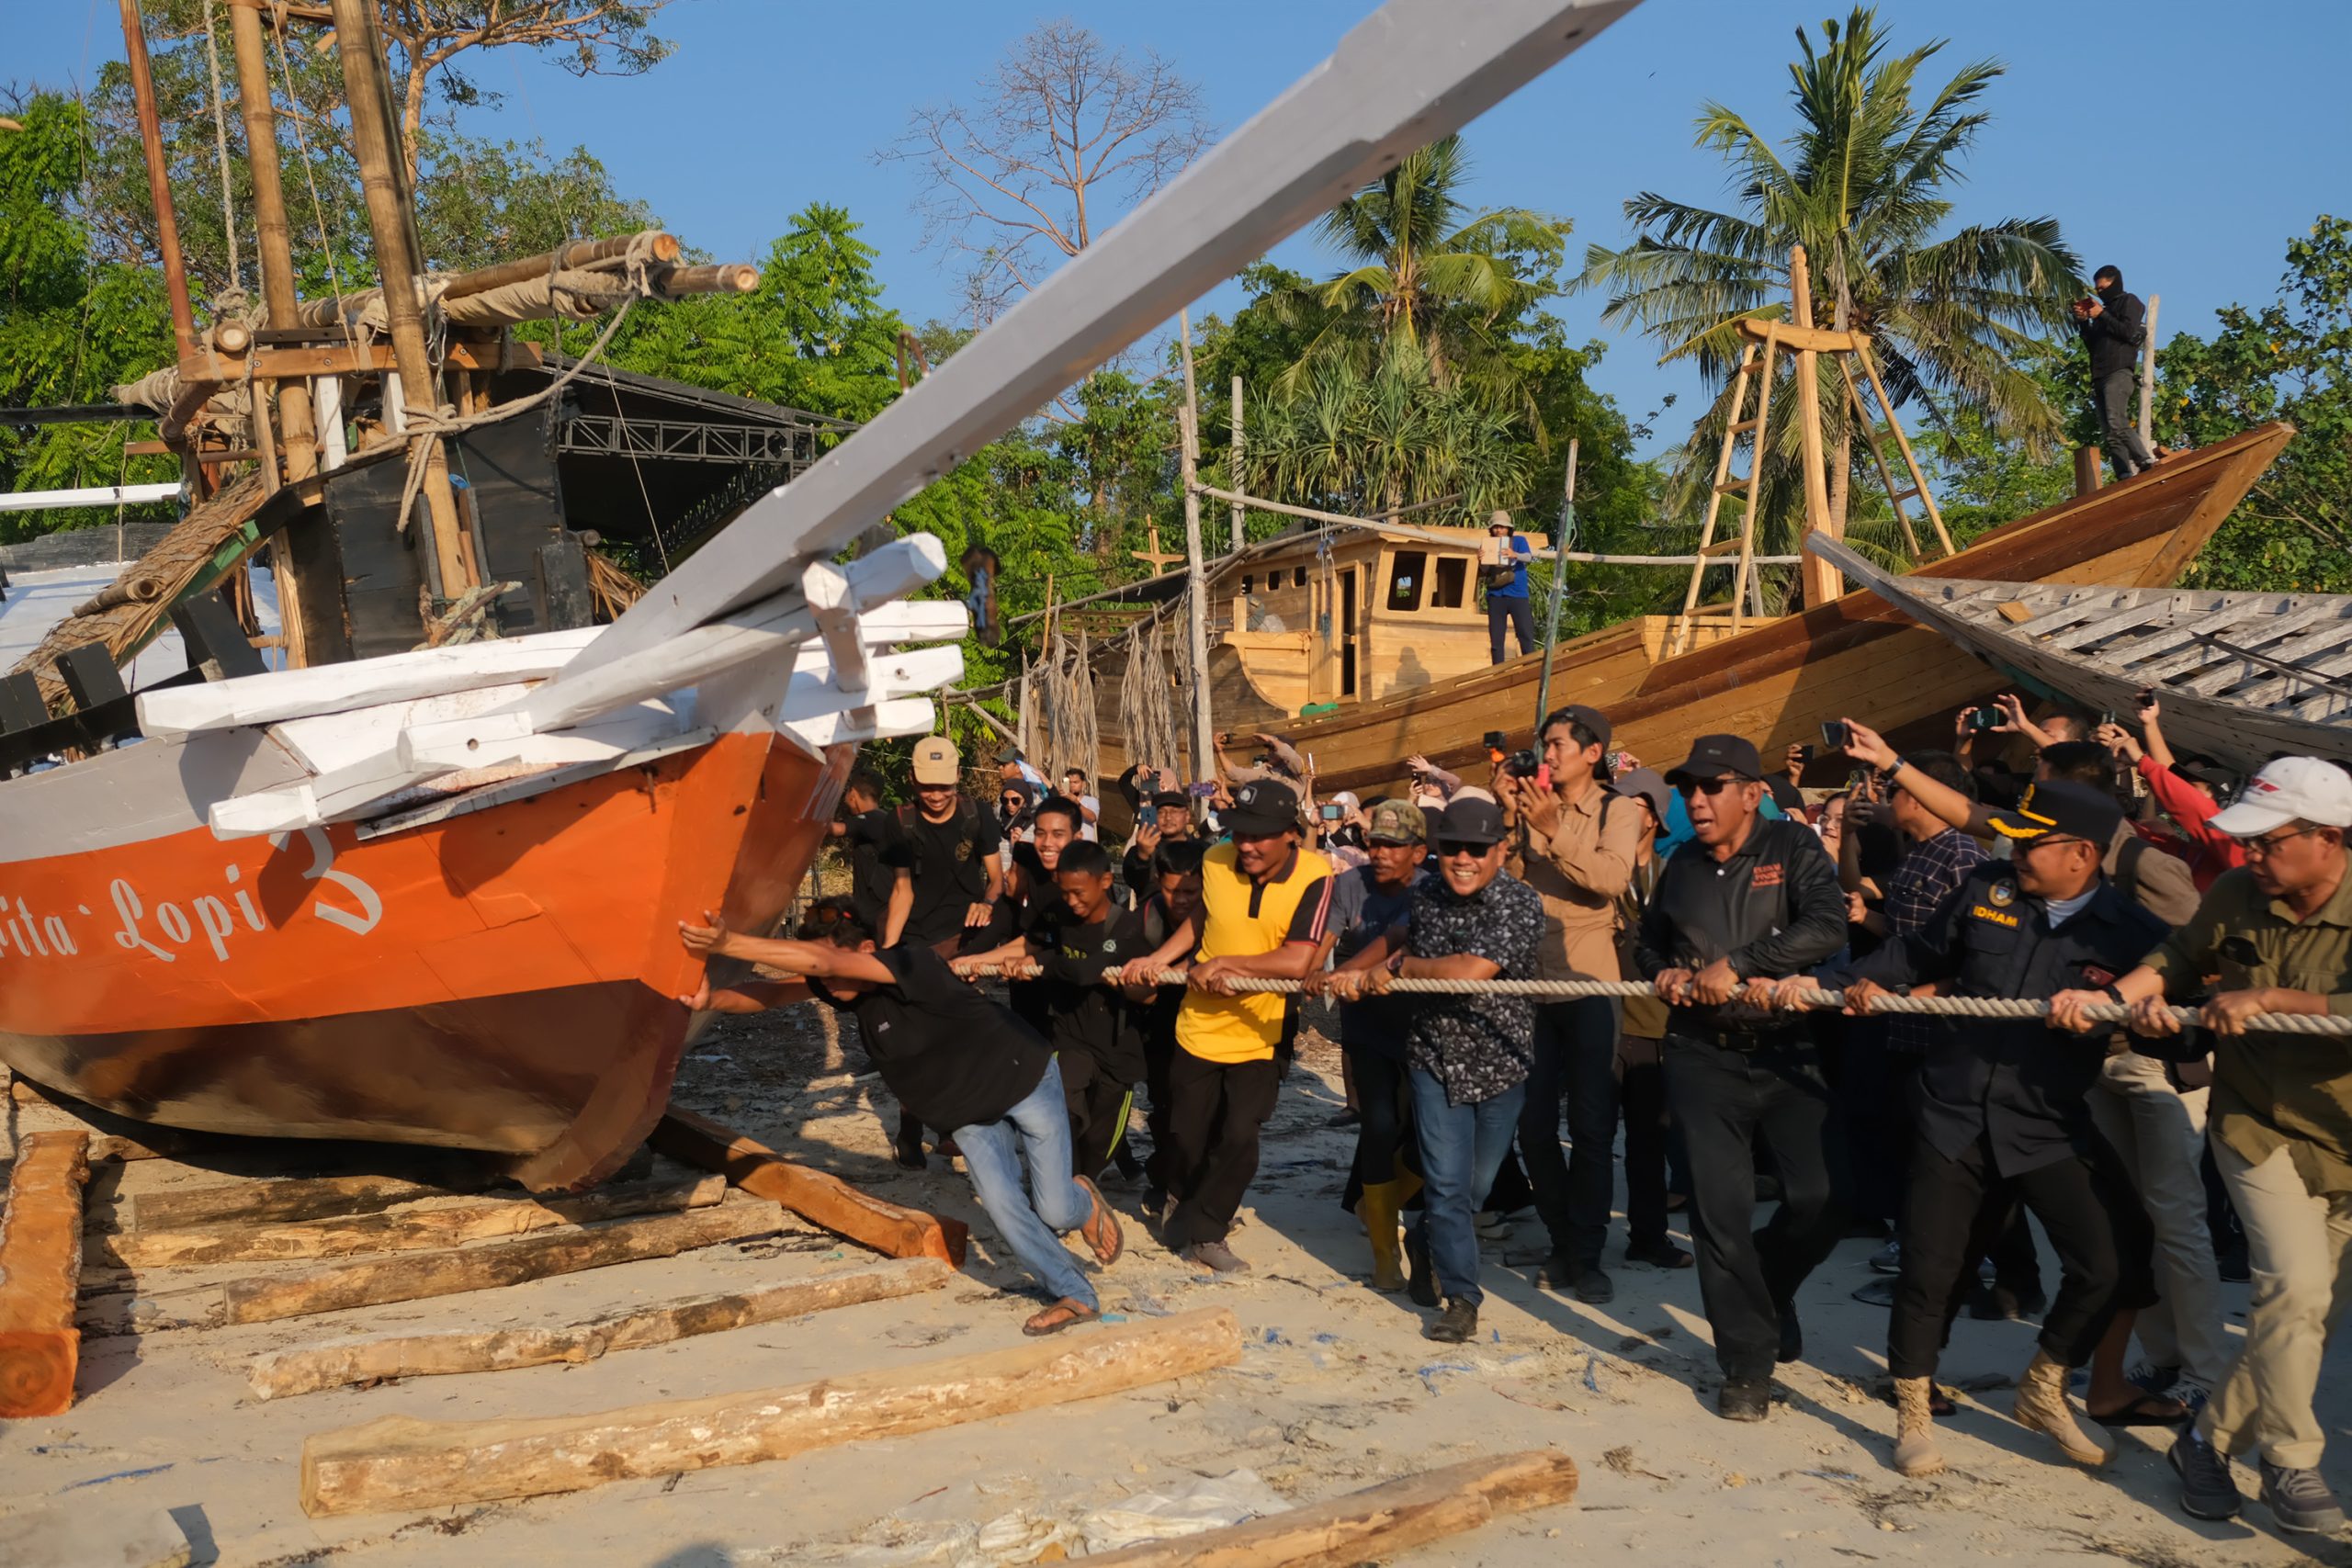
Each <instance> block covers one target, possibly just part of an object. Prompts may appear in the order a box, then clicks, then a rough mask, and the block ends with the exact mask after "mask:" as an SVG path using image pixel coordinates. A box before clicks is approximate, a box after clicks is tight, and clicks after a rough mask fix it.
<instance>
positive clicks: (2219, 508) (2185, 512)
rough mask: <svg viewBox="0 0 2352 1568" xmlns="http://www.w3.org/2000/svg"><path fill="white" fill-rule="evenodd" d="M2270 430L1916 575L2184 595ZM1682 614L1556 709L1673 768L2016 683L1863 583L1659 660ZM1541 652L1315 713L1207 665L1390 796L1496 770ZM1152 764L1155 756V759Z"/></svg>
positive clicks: (1528, 709) (1530, 712)
mask: <svg viewBox="0 0 2352 1568" xmlns="http://www.w3.org/2000/svg"><path fill="white" fill-rule="evenodd" d="M2292 434H2294V433H2293V430H2292V429H2291V427H2290V426H2286V425H2281V424H2268V425H2263V426H2260V427H2258V428H2256V429H2254V430H2249V431H2246V432H2245V433H2243V434H2239V435H2236V436H2233V437H2232V438H2230V439H2229V440H2227V441H2222V442H2219V443H2216V444H2214V445H2213V446H2206V447H2201V448H2199V449H2198V450H2197V451H2194V452H2188V453H2184V454H2181V455H2179V456H2177V457H2173V458H2170V459H2167V460H2166V461H2165V463H2163V464H2162V465H2160V466H2159V467H2157V468H2155V469H2154V470H2152V471H2151V472H2148V473H2145V474H2142V475H2139V476H2136V477H2134V478H2132V479H2127V480H2125V481H2123V482H2122V483H2120V484H2116V485H2112V486H2109V487H2108V488H2106V489H2103V490H2100V491H2097V492H2095V493H2093V494H2091V495H2088V496H2084V497H2079V498H2077V499H2075V500H2073V501H2070V502H2065V503H2064V504H2063V505H2059V506H2055V507H2052V508H2049V509H2048V510H2046V511H2043V512H2040V513H2034V514H2033V515H2031V516H2029V517H2022V518H2019V519H2018V520H2017V521H2016V522H2013V523H2009V524H2007V525H2003V526H2001V527H1999V528H1996V529H1995V530H1993V531H1992V532H1991V533H1988V534H1986V535H1985V536H1982V537H1981V538H1979V539H1977V540H1976V541H1975V542H1974V543H1973V545H1971V546H1970V547H1968V548H1966V549H1964V550H1962V551H1960V552H1959V553H1958V554H1956V555H1953V556H1951V557H1948V558H1944V559H1941V560H1937V561H1933V562H1930V563H1928V564H1926V565H1923V566H1920V567H1918V568H1917V570H1914V571H1913V572H1912V573H1910V574H1909V576H1908V577H1907V578H1905V579H1901V580H1899V581H1918V580H1921V579H1944V578H1961V579H1990V580H1997V581H2017V582H2040V583H2120V584H2130V585H2137V586H2143V587H2161V586H2165V585H2168V584H2170V583H2171V582H2172V581H2174V580H2175V579H2176V578H2177V576H2178V575H2179V573H2180V571H2181V570H2182V569H2183V568H2184V567H2186V566H2187V565H2188V562H2189V561H2190V560H2191V559H2193V558H2195V556H2196V554H2197V552H2198V550H2199V549H2200V548H2202V547H2203V546H2204V544H2205V542H2206V540H2207V539H2209V538H2211V536H2212V533H2213V530H2214V529H2215V528H2217V527H2219V526H2220V525H2221V523H2222V519H2223V518H2225V517H2227V516H2228V515H2229V513H2230V511H2231V509H2232V508H2233V507H2234V506H2235V505H2236V504H2237V502H2239V500H2240V499H2241V498H2242V497H2244V496H2245V492H2246V491H2247V490H2248V489H2250V488H2251V487H2252V486H2253V484H2254V481H2255V480H2256V478H2258V477H2259V476H2260V474H2261V473H2262V471H2263V469H2264V468H2267V467H2268V466H2269V464H2270V462H2271V460H2272V459H2273V458H2274V457H2277V456H2278V452H2279V450H2280V448H2282V447H2283V446H2285V445H2286V443H2287V441H2288V439H2289V438H2290V436H2291V435H2292ZM1669 620H1670V618H1669V617H1667V616H1648V617H1643V618H1641V619H1638V620H1634V621H1627V622H1623V623H1620V624H1619V625H1616V626H1607V627H1604V628H1602V629H1601V630H1600V631H1596V632H1592V633H1589V634H1588V635H1587V636H1584V637H1578V638H1577V639H1575V640H1574V641H1571V642H1566V643H1564V644H1562V645H1561V646H1560V647H1559V648H1557V649H1555V650H1554V651H1553V656H1552V682H1551V696H1550V700H1551V702H1552V703H1553V705H1555V706H1557V705H1562V704H1566V703H1587V704H1589V705H1593V706H1595V707H1598V708H1600V709H1601V710H1602V711H1603V712H1605V713H1607V714H1608V715H1609V717H1610V720H1611V725H1612V726H1613V728H1614V731H1615V736H1614V739H1615V743H1616V744H1617V745H1618V746H1619V747H1621V748H1622V749H1623V750H1628V751H1631V752H1632V753H1634V755H1635V756H1637V757H1639V758H1640V759H1641V760H1642V761H1645V762H1646V763H1651V764H1654V765H1657V766H1661V767H1664V766H1669V765H1671V764H1672V763H1674V762H1677V761H1680V760H1681V759H1682V757H1683V756H1684V755H1685V754H1686V753H1687V751H1688V749H1689V747H1690V744H1691V739H1693V738H1694V737H1696V736H1698V735H1702V734H1706V733H1708V732H1711V731H1718V730H1721V731H1731V732H1736V733H1738V734H1741V735H1745V736H1747V737H1748V738H1750V739H1753V740H1755V741H1756V742H1757V744H1758V746H1759V747H1760V748H1761V749H1762V750H1764V752H1765V754H1766V755H1767V756H1770V755H1772V754H1774V753H1775V752H1776V751H1777V750H1779V749H1781V748H1782V747H1785V746H1787V745H1789V744H1791V743H1792V742H1798V741H1806V740H1817V739H1818V735H1817V731H1816V726H1817V724H1818V722H1819V721H1820V720H1821V719H1824V718H1835V717H1838V716H1841V715H1846V714H1850V715H1852V716H1855V717H1858V718H1860V717H1864V716H1867V717H1869V719H1870V720H1871V722H1872V723H1874V724H1877V725H1879V726H1880V727H1881V728H1886V729H1894V730H1899V729H1901V728H1903V727H1905V726H1906V725H1909V724H1913V723H1916V722H1917V721H1920V720H1924V719H1929V718H1933V717H1935V716H1939V715H1948V714H1949V713H1950V712H1951V710H1952V709H1953V708H1956V707H1958V706H1960V705H1963V704H1966V703H1971V702H1977V701H1982V700H1984V699H1985V698H1986V697H1988V696H1990V695H1991V694H1993V693H1995V692H1996V691H1998V690H2000V689H2001V688H2002V684H2003V682H2005V681H2006V680H2007V677H2006V676H2004V675H2003V674H2001V673H2000V672H1998V671H1996V670H1994V669H1992V668H1990V667H1988V666H1987V665H1985V664H1984V663H1981V662H1979V661H1977V660H1973V659H1970V658H1966V657H1963V656H1961V655H1960V654H1959V653H1958V652H1957V651H1956V650H1955V649H1953V647H1952V646H1951V642H1950V641H1948V640H1947V639H1946V638H1945V637H1943V636H1942V635H1941V634H1939V632H1937V631H1935V630H1932V629H1930V628H1928V627H1926V626H1920V625H1919V624H1918V623H1917V622H1916V621H1914V620H1912V619H1911V618H1910V617H1909V616H1908V615H1905V614H1904V613H1903V612H1902V611H1901V610H1900V609H1898V608H1896V607H1895V606H1894V605H1893V604H1889V603H1887V602H1886V601H1885V600H1883V599H1882V598H1880V597H1879V596H1878V595H1876V594H1874V593H1872V592H1868V591H1867V590H1858V591H1856V592H1851V593H1848V594H1846V595H1845V596H1844V597H1842V598H1840V599H1838V600H1835V601H1833V602H1831V603H1829V604H1822V605H1817V606H1815V607H1813V608H1811V609H1807V610H1805V611H1804V612H1802V613H1800V614H1797V615H1785V616H1781V617H1777V618H1774V619H1770V620H1766V621H1761V622H1750V623H1749V624H1748V626H1747V627H1746V628H1745V629H1743V630H1741V631H1739V632H1737V633H1736V634H1731V635H1724V629H1725V628H1723V627H1706V628H1704V629H1705V630H1706V631H1708V632H1710V633H1712V634H1713V636H1714V640H1713V641H1710V642H1706V643H1703V644H1702V646H1700V647H1697V648H1695V649H1691V651H1689V652H1687V653H1683V654H1680V655H1679V656H1677V657H1673V658H1663V657H1661V656H1660V655H1661V650H1662V649H1663V647H1664V645H1665V636H1666V631H1667V627H1668V624H1669ZM1543 665H1544V656H1543V655H1542V654H1540V653H1537V654H1530V655H1524V656H1521V657H1519V658H1516V659H1512V660H1508V661H1506V662H1505V663H1502V664H1499V665H1495V666H1492V667H1491V668H1488V669H1484V670H1479V671H1474V672H1472V673H1469V674H1465V675H1457V676H1454V677H1452V678H1451V679H1443V680H1437V681H1432V682H1428V683H1426V684H1422V685H1419V686H1415V687H1412V688H1410V689H1408V690H1405V691H1401V692H1398V693H1396V694H1392V695H1388V696H1385V697H1374V698H1369V699H1366V700H1364V701H1362V702H1359V703H1355V704H1352V705H1341V706H1340V711H1338V712H1336V713H1332V714H1329V715H1325V716H1317V717H1314V718H1309V719H1300V718H1298V717H1296V716H1295V713H1291V712H1284V711H1283V710H1281V709H1278V708H1276V707H1274V706H1273V705H1272V704H1271V703H1269V702H1267V701H1266V700H1265V699H1264V697H1263V695H1262V694H1261V693H1260V692H1259V690H1258V688H1257V686H1256V684H1255V683H1254V682H1252V681H1251V679H1250V671H1249V670H1248V668H1247V666H1246V665H1245V664H1244V662H1243V661H1242V660H1240V659H1239V658H1238V656H1237V655H1236V653H1235V652H1234V650H1231V649H1225V650H1213V651H1212V654H1211V658H1210V661H1209V671H1210V677H1211V681H1212V694H1213V700H1214V702H1215V704H1216V707H1215V710H1214V711H1215V713H1216V721H1217V725H1218V728H1220V729H1223V730H1227V731H1228V732H1232V733H1236V734H1243V735H1246V734H1247V733H1248V732H1250V731H1253V730H1260V729H1265V730H1278V731H1279V732H1280V733H1281V734H1282V736H1283V739H1286V740H1287V741H1289V742H1290V744H1291V745H1292V746H1294V747H1295V748H1296V749H1297V750H1299V751H1300V752H1302V753H1304V754H1306V755H1310V756H1312V757H1313V758H1314V760H1315V765H1316V768H1317V788H1318V790H1319V791H1322V792H1324V793H1327V794H1328V793H1329V792H1330V791H1334V790H1342V789H1345V790H1353V791H1355V792H1357V793H1358V794H1360V795H1362V794H1367V793H1376V792H1382V791H1394V790H1397V789H1399V788H1401V787H1402V785H1403V784H1404V780H1405V768H1404V760H1405V759H1406V758H1407V757H1408V756H1411V755H1414V754H1416V753H1419V754H1422V755H1426V756H1427V757H1429V758H1430V760H1431V761H1434V762H1436V763H1438V764H1439V765H1440V766H1442V767H1445V768H1448V769H1451V770H1453V771H1454V772H1455V773H1460V774H1462V775H1463V776H1464V777H1465V778H1470V777H1478V778H1483V777H1484V776H1485V773H1486V768H1487V759H1486V753H1485V751H1484V750H1483V748H1482V747H1481V746H1480V744H1479V738H1480V737H1481V736H1483V735H1484V734H1485V733H1486V732H1487V730H1490V729H1501V730H1504V731H1507V732H1509V733H1510V734H1511V735H1513V736H1515V737H1520V738H1524V737H1525V736H1527V735H1528V734H1529V733H1530V731H1531V730H1532V727H1533V725H1534V722H1535V719H1536V717H1537V715H1536V713H1535V705H1536V699H1537V689H1538V686H1539V683H1540V682H1541V679H1542V675H1543ZM1106 687H1109V688H1112V689H1113V691H1114V694H1115V683H1114V682H1102V683H1100V684H1098V688H1097V690H1098V709H1097V711H1098V715H1099V716H1100V718H1101V723H1102V728H1103V736H1104V743H1103V763H1102V766H1103V772H1104V773H1105V774H1106V776H1107V775H1109V774H1111V773H1114V772H1115V771H1116V770H1117V769H1119V768H1123V767H1125V765H1126V764H1127V762H1128V761H1130V760H1131V759H1129V758H1128V757H1127V756H1126V755H1125V747H1124V744H1123V739H1122V738H1121V737H1120V736H1119V735H1118V733H1117V730H1116V715H1115V706H1114V704H1106V703H1104V702H1103V700H1102V693H1103V690H1104V689H1105V688H1106ZM1143 760H1146V761H1156V760H1157V759H1143Z"/></svg>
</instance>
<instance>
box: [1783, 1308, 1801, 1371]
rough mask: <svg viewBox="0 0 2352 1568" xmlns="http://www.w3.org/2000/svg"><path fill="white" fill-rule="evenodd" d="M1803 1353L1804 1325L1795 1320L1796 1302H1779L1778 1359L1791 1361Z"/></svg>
mask: <svg viewBox="0 0 2352 1568" xmlns="http://www.w3.org/2000/svg"><path fill="white" fill-rule="evenodd" d="M1803 1355H1804V1325H1803V1324H1801V1323H1799V1322H1798V1321H1797V1303H1794V1302H1782V1303H1781V1350H1780V1356H1779V1358H1778V1359H1780V1360H1781V1361H1782V1362H1788V1361H1793V1360H1795V1359H1798V1358H1799V1357H1801V1356H1803Z"/></svg>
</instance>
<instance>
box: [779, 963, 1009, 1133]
mask: <svg viewBox="0 0 2352 1568" xmlns="http://www.w3.org/2000/svg"><path fill="white" fill-rule="evenodd" d="M874 956H875V957H876V958H877V959H879V960H880V961H881V962H882V964H883V966H884V967H885V968H887V969H888V970H889V971H890V973H891V975H892V976H895V983H894V984H891V985H888V986H876V987H874V988H873V989H871V990H869V991H867V992H865V994H864V995H863V996H857V997H837V996H835V995H833V994H832V992H831V991H830V990H828V989H827V988H826V987H825V983H824V982H823V981H822V980H814V979H812V980H810V981H809V990H810V991H811V992H813V993H814V994H815V995H816V996H817V998H819V999H820V1000H821V1001H825V1002H828V1003H831V1005H832V1006H833V1007H834V1008H836V1009H838V1010H841V1011H843V1012H846V1013H850V1014H852V1015H853V1016H854V1017H855V1018H856V1020H857V1032H858V1035H859V1037H860V1038H861V1039H862V1040H863V1041H864V1042H865V1054H866V1055H869V1056H871V1057H872V1058H873V1059H874V1066H875V1068H876V1070H877V1071H878V1072H880V1073H881V1075H882V1082H883V1084H884V1086H885V1087H886V1088H888V1089H889V1091H890V1093H891V1094H892V1095H893V1096H895V1097H896V1098H897V1100H898V1101H899V1104H900V1105H902V1106H904V1107H905V1108H906V1109H907V1111H908V1112H909V1113H910V1114H911V1115H913V1116H915V1117H917V1118H919V1119H921V1121H922V1124H923V1125H924V1126H926V1127H938V1128H943V1129H944V1130H946V1131H948V1132H951V1133H952V1132H954V1131H955V1130H956V1128H958V1127H971V1126H977V1125H980V1124H982V1123H985V1122H998V1121H1001V1120H1003V1118H1004V1115H1005V1113H1006V1112H1007V1111H1011V1110H1012V1108H1013V1107H1014V1106H1016V1105H1018V1104H1020V1103H1021V1102H1022V1101H1023V1100H1026V1099H1028V1098H1029V1096H1030V1095H1031V1094H1033V1093H1035V1091H1036V1088H1037V1084H1038V1081H1039V1080H1040V1079H1042V1078H1043V1077H1045V1076H1046V1066H1047V1064H1048V1063H1049V1062H1051V1060H1052V1059H1053V1058H1052V1052H1051V1048H1050V1047H1048V1046H1047V1045H1046V1042H1045V1041H1044V1040H1043V1039H1042V1038H1040V1037H1039V1036H1038V1034H1037V1032H1036V1031H1035V1030H1033V1029H1031V1028H1030V1027H1029V1026H1028V1025H1027V1024H1025V1023H1023V1022H1022V1021H1020V1020H1019V1019H1017V1018H1015V1017H1013V1016H1012V1013H1011V1012H1009V1011H1007V1010H1005V1009H1004V1008H1002V1007H1001V1006H999V1005H998V1004H997V1003H995V1002H993V1001H991V1000H989V998H987V997H986V996H984V995H982V994H981V993H980V991H979V990H978V988H977V987H973V986H971V985H970V984H968V983H967V982H966V981H964V980H962V979H960V978H958V977H957V976H956V971H954V970H953V969H950V968H949V967H948V966H947V960H945V959H944V958H942V957H940V956H939V954H938V953H933V951H932V950H931V949H930V948H928V947H924V946H921V945H919V944H917V943H914V942H901V943H899V945H898V946H897V947H886V948H882V949H880V950H878V951H877V952H876V953H875V954H874Z"/></svg>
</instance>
